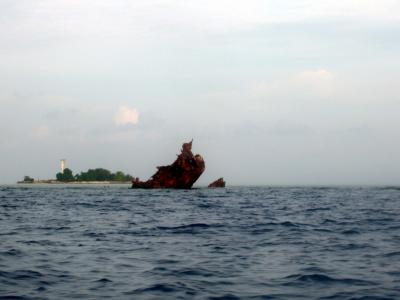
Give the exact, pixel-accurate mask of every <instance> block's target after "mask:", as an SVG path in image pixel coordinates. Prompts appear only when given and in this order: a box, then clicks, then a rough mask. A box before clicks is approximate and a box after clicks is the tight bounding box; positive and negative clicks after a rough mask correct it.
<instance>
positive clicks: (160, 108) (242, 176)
mask: <svg viewBox="0 0 400 300" xmlns="http://www.w3.org/2000/svg"><path fill="white" fill-rule="evenodd" d="M399 12H400V1H398V0H343V1H338V0H297V1H289V0H279V1H270V0H246V1H243V0H241V1H235V0H229V1H228V0H218V1H216V0H197V1H190V0H170V1H166V0H165V1H164V0H146V1H123V0H119V1H108V0H107V1H106V0H96V1H94V0H93V1H85V0H79V1H78V0H20V1H15V0H0V107H1V109H0V137H1V141H0V183H14V182H15V181H17V180H20V179H22V177H23V176H24V175H30V176H31V177H34V178H40V179H46V178H54V177H55V174H56V173H57V172H58V170H59V159H60V158H66V159H67V167H69V168H71V169H72V170H73V171H74V172H78V171H82V170H87V169H88V168H95V167H104V168H108V169H110V170H112V171H116V170H122V171H124V172H128V173H130V174H132V175H134V176H139V177H140V178H141V179H147V178H148V177H149V176H150V175H152V173H154V172H155V170H156V169H155V167H156V166H157V165H163V164H169V163H171V162H172V161H173V160H174V159H175V157H176V156H175V155H176V154H177V153H178V152H179V149H180V147H181V144H182V143H183V142H184V141H188V140H190V139H191V138H193V139H194V143H193V150H194V152H195V153H200V154H202V156H203V157H204V159H205V161H206V171H205V173H204V174H203V176H202V177H201V179H200V180H199V184H208V183H209V182H211V181H212V180H214V179H216V178H218V177H220V176H223V177H224V178H225V179H226V181H227V183H228V184H400V139H399V138H400V13H399Z"/></svg>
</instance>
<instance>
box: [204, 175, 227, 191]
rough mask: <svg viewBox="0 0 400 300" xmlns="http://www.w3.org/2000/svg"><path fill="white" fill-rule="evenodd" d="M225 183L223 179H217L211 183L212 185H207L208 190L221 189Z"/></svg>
mask: <svg viewBox="0 0 400 300" xmlns="http://www.w3.org/2000/svg"><path fill="white" fill-rule="evenodd" d="M225 184H226V183H225V181H224V178H222V177H221V178H219V179H217V180H215V181H214V182H212V183H210V184H209V185H208V187H209V188H222V187H225Z"/></svg>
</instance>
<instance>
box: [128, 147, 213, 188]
mask: <svg viewBox="0 0 400 300" xmlns="http://www.w3.org/2000/svg"><path fill="white" fill-rule="evenodd" d="M192 142H193V140H192V141H190V142H189V143H184V144H183V146H182V150H181V154H179V155H178V157H177V159H176V160H175V161H174V162H173V163H172V164H171V165H169V166H161V167H157V169H158V171H157V172H156V173H155V174H154V175H153V176H151V177H150V179H149V180H147V181H140V180H139V178H135V179H134V180H132V188H139V189H157V188H172V189H190V188H191V187H192V186H193V184H194V183H195V182H196V180H197V179H198V178H199V177H200V175H201V174H202V173H203V172H204V170H205V163H204V160H203V158H202V157H201V155H199V154H196V155H193V153H192Z"/></svg>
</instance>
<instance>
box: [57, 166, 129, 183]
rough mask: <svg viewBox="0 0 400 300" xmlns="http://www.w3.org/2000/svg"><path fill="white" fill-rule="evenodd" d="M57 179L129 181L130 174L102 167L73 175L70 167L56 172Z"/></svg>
mask: <svg viewBox="0 0 400 300" xmlns="http://www.w3.org/2000/svg"><path fill="white" fill-rule="evenodd" d="M56 178H57V180H58V181H131V180H132V176H131V175H129V174H125V173H124V172H122V171H117V172H115V173H112V172H111V171H109V170H107V169H103V168H96V169H89V170H87V171H86V172H81V173H79V174H76V175H74V174H73V172H72V170H71V169H68V168H65V169H64V173H61V172H59V173H57V174H56Z"/></svg>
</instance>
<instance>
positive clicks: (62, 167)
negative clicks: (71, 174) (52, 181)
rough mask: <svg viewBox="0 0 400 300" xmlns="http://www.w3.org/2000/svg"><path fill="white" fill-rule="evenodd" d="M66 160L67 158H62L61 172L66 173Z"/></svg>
mask: <svg viewBox="0 0 400 300" xmlns="http://www.w3.org/2000/svg"><path fill="white" fill-rule="evenodd" d="M65 161H66V159H65V158H63V159H60V162H61V174H64V169H65Z"/></svg>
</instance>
